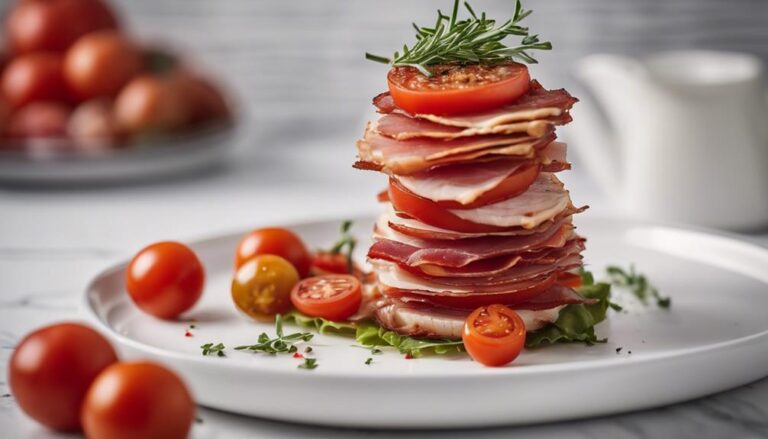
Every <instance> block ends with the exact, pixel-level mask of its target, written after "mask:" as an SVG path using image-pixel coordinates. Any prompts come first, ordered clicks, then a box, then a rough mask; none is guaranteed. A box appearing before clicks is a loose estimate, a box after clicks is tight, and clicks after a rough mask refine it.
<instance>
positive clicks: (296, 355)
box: [293, 352, 304, 358]
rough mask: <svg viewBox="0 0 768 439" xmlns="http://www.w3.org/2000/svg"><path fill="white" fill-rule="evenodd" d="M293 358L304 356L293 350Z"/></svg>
mask: <svg viewBox="0 0 768 439" xmlns="http://www.w3.org/2000/svg"><path fill="white" fill-rule="evenodd" d="M293 358H304V356H303V355H301V354H300V353H298V352H295V353H294V354H293Z"/></svg>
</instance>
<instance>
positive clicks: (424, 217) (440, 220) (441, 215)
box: [389, 178, 507, 233]
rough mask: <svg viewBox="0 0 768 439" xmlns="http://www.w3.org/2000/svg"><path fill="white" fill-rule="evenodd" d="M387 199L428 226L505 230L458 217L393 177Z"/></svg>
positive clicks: (466, 231) (464, 231)
mask: <svg viewBox="0 0 768 439" xmlns="http://www.w3.org/2000/svg"><path fill="white" fill-rule="evenodd" d="M389 200H390V201H391V202H392V205H393V206H394V207H395V210H398V211H400V212H403V213H405V214H408V215H409V216H411V217H413V218H416V219H417V220H419V221H421V222H423V223H426V224H429V225H430V226H434V227H440V228H442V229H448V230H453V231H456V232H463V233H492V232H502V231H504V230H507V228H505V227H498V226H491V225H486V224H477V223H473V222H471V221H467V220H465V219H462V218H459V217H458V216H456V215H455V214H453V213H452V212H451V211H450V210H448V209H447V208H445V207H443V206H441V205H439V204H438V203H436V202H434V201H432V200H429V199H426V198H422V197H420V196H418V195H414V194H412V193H411V192H409V191H408V190H407V189H406V188H404V187H403V186H402V185H401V184H400V183H399V182H398V181H397V180H395V179H394V178H390V179H389Z"/></svg>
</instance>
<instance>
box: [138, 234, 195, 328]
mask: <svg viewBox="0 0 768 439" xmlns="http://www.w3.org/2000/svg"><path fill="white" fill-rule="evenodd" d="M125 276H126V279H125V287H126V289H127V290H128V293H129V294H130V296H131V299H133V301H134V303H136V305H138V307H139V308H141V310H142V311H144V312H146V313H149V314H152V315H153V316H155V317H159V318H161V319H173V318H176V317H177V316H178V315H179V314H181V313H183V312H184V311H186V310H188V309H190V308H192V306H193V305H194V304H195V303H196V302H197V300H198V299H200V295H202V294H203V284H204V283H205V273H204V271H203V265H202V264H201V263H200V260H199V259H198V258H197V255H195V252H193V251H192V249H190V248H189V247H187V246H186V245H184V244H181V243H178V242H170V241H167V242H158V243H156V244H152V245H150V246H148V247H146V248H144V249H143V250H141V251H140V252H139V253H137V254H136V256H134V257H133V259H132V260H131V262H130V264H128V269H127V270H126V272H125Z"/></svg>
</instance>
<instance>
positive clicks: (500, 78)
mask: <svg viewBox="0 0 768 439" xmlns="http://www.w3.org/2000/svg"><path fill="white" fill-rule="evenodd" d="M430 71H431V72H432V76H429V77H428V76H425V75H424V74H422V73H421V72H419V71H418V70H417V69H416V68H414V67H394V68H392V70H390V71H389V74H387V83H388V85H389V93H390V94H391V95H392V99H394V101H395V104H397V106H398V107H400V108H402V109H403V110H405V111H408V112H411V113H415V114H442V115H450V114H461V113H475V112H480V111H485V110H490V109H493V108H497V107H500V106H502V105H505V104H508V103H510V102H513V101H515V100H516V99H517V98H519V97H520V96H522V95H524V94H525V93H526V92H528V90H529V89H530V86H531V85H530V84H531V76H530V75H529V73H528V67H526V66H525V65H523V64H519V63H515V62H510V63H504V64H497V65H492V66H484V65H481V64H472V65H453V64H450V65H437V66H430Z"/></svg>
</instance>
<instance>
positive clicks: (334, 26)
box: [0, 0, 768, 245]
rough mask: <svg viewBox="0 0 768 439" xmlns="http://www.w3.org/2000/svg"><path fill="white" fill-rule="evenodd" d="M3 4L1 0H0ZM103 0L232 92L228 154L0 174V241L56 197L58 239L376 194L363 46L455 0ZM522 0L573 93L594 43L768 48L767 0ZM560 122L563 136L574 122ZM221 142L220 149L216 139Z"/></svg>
mask: <svg viewBox="0 0 768 439" xmlns="http://www.w3.org/2000/svg"><path fill="white" fill-rule="evenodd" d="M12 4H13V2H9V1H4V2H3V3H2V9H3V10H8V9H9V8H10V7H11V5H12ZM110 4H111V6H112V7H113V8H114V9H115V13H116V15H117V16H118V17H119V20H120V22H121V23H122V27H123V29H124V30H125V32H128V33H130V35H131V38H132V39H135V40H137V41H140V42H148V43H151V42H162V43H163V44H164V46H163V47H165V46H167V45H170V47H172V48H173V53H179V54H183V55H184V57H185V58H190V59H192V60H193V64H194V65H195V66H200V67H201V68H202V70H204V71H205V72H206V73H207V74H210V75H211V77H212V78H213V80H214V81H215V83H216V84H217V86H218V87H220V88H221V91H222V93H225V94H227V95H228V96H229V97H231V98H232V103H233V113H234V118H235V119H236V120H237V121H238V122H239V124H238V135H237V136H236V137H235V138H228V139H226V140H223V141H220V142H219V141H216V142H218V143H227V144H231V145H233V146H234V150H233V151H232V152H231V154H232V155H231V156H230V159H229V160H227V161H225V162H224V164H223V165H220V166H211V167H207V168H205V169H202V170H199V171H197V172H194V173H191V174H190V173H186V174H185V175H183V176H180V177H178V178H177V177H176V176H175V174H171V173H168V174H167V175H166V176H165V178H160V179H158V178H156V177H151V178H150V177H149V176H147V177H146V178H137V179H134V181H131V182H130V184H127V185H126V184H114V183H104V182H101V183H100V182H97V183H88V184H81V185H60V184H57V183H55V182H54V183H53V184H47V185H44V186H37V185H34V184H31V185H30V184H21V185H19V184H13V183H7V182H6V183H4V184H3V185H2V186H0V210H2V212H3V214H2V215H1V216H0V238H2V240H3V241H6V242H9V241H10V243H14V242H17V241H18V243H19V244H20V245H21V244H22V243H23V242H24V240H25V239H27V237H28V236H30V235H34V234H35V233H36V232H35V231H36V230H45V229H46V228H47V227H49V226H50V221H51V219H50V218H48V215H46V214H45V212H49V211H55V212H56V214H55V216H56V223H57V224H58V225H59V226H61V227H62V228H61V230H66V231H67V233H66V235H67V237H57V238H56V239H64V240H67V241H69V239H72V240H75V241H74V242H76V240H77V239H78V238H79V237H81V236H84V235H85V236H92V235H93V234H98V235H99V236H101V237H102V239H104V240H107V242H110V243H115V244H116V245H120V243H121V242H122V243H125V242H126V240H128V242H130V243H134V242H136V241H137V240H139V239H142V240H141V241H139V242H145V241H146V240H149V239H154V238H159V237H167V236H165V235H167V234H168V233H171V234H173V235H181V236H183V234H184V233H185V232H186V233H193V234H198V233H202V232H207V231H212V230H213V229H231V228H235V227H243V226H248V225H250V224H253V223H265V222H270V221H272V220H273V219H277V218H279V219H281V220H284V219H288V220H289V219H299V218H300V219H306V218H307V217H324V216H334V215H338V214H341V213H346V212H351V213H359V212H368V211H371V210H373V209H375V202H374V197H373V195H374V194H375V193H376V191H377V190H378V189H379V188H380V187H381V186H382V185H383V180H382V177H381V176H378V175H374V174H373V173H365V172H359V171H356V170H353V169H352V168H351V164H352V162H353V160H354V155H355V152H354V141H355V140H356V139H357V138H358V136H359V135H360V134H361V133H362V130H363V127H364V123H365V122H366V120H368V119H369V118H370V116H371V114H372V110H371V108H372V107H371V106H370V99H371V97H372V96H374V95H375V94H377V93H378V92H380V91H382V90H384V88H385V82H384V78H385V72H386V70H387V68H386V67H385V66H383V65H380V64H376V63H372V62H368V61H365V60H364V58H363V55H364V53H365V52H366V51H370V52H373V53H381V54H388V53H390V52H391V51H392V49H393V48H395V47H398V46H399V45H401V44H402V43H403V42H406V41H411V39H412V29H411V27H410V26H409V24H410V22H411V21H415V22H419V23H426V22H430V21H431V20H433V18H434V14H435V9H437V8H442V9H443V10H447V9H449V8H450V7H451V5H450V2H449V1H419V2H413V1H406V0H394V1H392V0H388V1H386V2H373V1H366V2H360V1H342V0H322V1H290V2H282V1H254V0H218V1H210V0H162V1H154V0H153V1H143V0H133V1H120V0H113V1H112V2H110ZM512 6H513V3H512V2H511V1H510V0H483V1H480V2H477V4H476V6H475V7H476V8H477V9H483V10H486V11H488V12H489V14H490V15H492V16H497V17H505V16H508V15H510V12H511V8H512ZM525 7H526V8H530V9H534V14H533V15H532V16H531V17H530V18H529V19H528V20H527V21H528V23H527V24H528V25H529V26H530V27H531V28H532V29H533V30H534V31H535V32H537V33H539V34H541V35H542V37H543V38H545V39H548V40H551V41H552V42H553V44H554V48H555V49H554V50H552V51H551V52H544V53H540V54H539V55H537V57H538V59H539V61H540V64H539V65H536V66H533V67H532V70H533V76H534V77H537V78H540V79H541V81H542V82H543V83H544V85H545V86H547V87H554V88H557V87H566V88H568V89H570V90H572V91H573V93H574V94H575V95H577V96H580V95H581V94H582V93H583V89H581V88H580V87H579V86H578V84H576V83H575V82H574V80H573V78H572V74H571V71H572V68H573V65H574V63H575V62H576V61H577V60H578V59H580V58H581V57H583V56H585V55H588V54H590V53H595V52H612V53H626V54H632V55H642V54H646V53H651V52H654V51H658V50H669V49H691V48H706V49H720V50H734V51H740V52H747V53H751V54H755V55H757V56H759V57H760V58H762V59H763V60H766V59H768V27H766V26H765V22H766V19H767V18H768V3H767V2H764V1H760V0H735V1H729V2H723V1H718V0H673V1H669V0H654V1H643V2H637V1H629V0H620V1H616V0H611V1H608V0H581V1H578V2H574V1H570V0H529V1H528V2H526V3H525ZM575 123H578V119H577V120H576V121H575ZM563 135H564V137H565V140H568V133H567V131H566V132H564V134H563ZM575 148H578V145H576V146H575ZM177 152H178V154H179V155H180V156H183V155H184V154H185V153H184V151H183V149H182V150H181V151H177ZM214 154H215V155H217V156H223V155H226V154H229V152H228V151H227V148H223V147H222V148H221V149H220V150H218V149H217V150H216V152H215V153H214ZM571 158H572V160H574V163H575V165H574V171H572V172H571V173H568V174H569V175H567V176H566V179H567V180H569V184H570V185H571V187H572V193H573V194H574V199H575V200H577V201H578V202H582V203H589V204H591V205H592V206H593V208H595V209H596V211H598V212H599V211H600V210H601V209H602V208H603V207H607V205H608V204H609V203H610V202H609V201H604V200H603V199H601V198H600V197H601V195H602V193H601V191H600V190H599V189H598V187H597V185H596V184H594V183H593V182H592V181H591V180H590V178H589V177H588V175H587V173H586V172H585V170H584V168H583V167H582V166H581V165H580V163H579V158H578V155H575V154H571ZM180 160H181V159H180ZM213 161H215V160H213V159H211V162H213ZM151 162H152V160H151V159H150V160H147V161H146V163H145V164H144V166H151ZM217 163H218V161H217ZM12 168H13V169H19V168H18V167H17V166H16V165H15V164H13V165H12ZM48 172H52V171H50V168H48V170H47V171H43V173H48ZM161 174H162V173H161ZM342 194H343V196H342ZM150 216H151V217H152V221H151V222H150V221H147V220H146V219H147V218H148V217H150ZM180 217H183V218H184V221H183V222H179V221H178V218H180ZM126 222H132V223H136V224H134V225H133V228H134V229H136V230H137V232H136V233H141V234H142V235H144V236H142V235H135V234H133V235H126V234H123V233H121V228H122V224H124V223H126ZM143 231H146V233H142V232H143ZM158 235H159V236H158ZM70 237H71V238H70Z"/></svg>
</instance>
